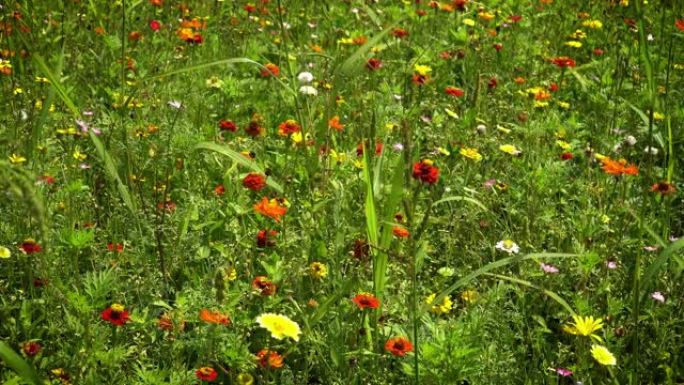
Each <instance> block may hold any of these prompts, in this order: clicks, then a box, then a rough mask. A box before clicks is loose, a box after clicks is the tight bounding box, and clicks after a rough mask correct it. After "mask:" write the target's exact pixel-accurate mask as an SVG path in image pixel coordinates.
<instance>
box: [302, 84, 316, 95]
mask: <svg viewBox="0 0 684 385" xmlns="http://www.w3.org/2000/svg"><path fill="white" fill-rule="evenodd" d="M299 92H300V93H302V94H304V95H311V96H316V95H318V90H317V89H315V88H313V87H311V86H301V87H299Z"/></svg>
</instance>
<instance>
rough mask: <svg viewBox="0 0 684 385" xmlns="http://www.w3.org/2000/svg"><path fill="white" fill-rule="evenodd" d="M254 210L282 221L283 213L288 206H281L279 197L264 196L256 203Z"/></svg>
mask: <svg viewBox="0 0 684 385" xmlns="http://www.w3.org/2000/svg"><path fill="white" fill-rule="evenodd" d="M254 210H256V212H258V213H259V214H261V215H263V216H266V217H269V218H273V220H275V221H276V222H280V220H281V219H282V217H283V215H285V213H286V212H287V207H285V206H281V205H280V203H279V202H278V199H270V200H269V199H268V198H266V197H263V198H262V199H261V201H259V203H257V204H255V205H254Z"/></svg>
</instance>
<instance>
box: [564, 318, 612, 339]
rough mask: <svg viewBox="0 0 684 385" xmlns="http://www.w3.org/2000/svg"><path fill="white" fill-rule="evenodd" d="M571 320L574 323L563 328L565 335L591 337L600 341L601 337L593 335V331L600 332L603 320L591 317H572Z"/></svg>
mask: <svg viewBox="0 0 684 385" xmlns="http://www.w3.org/2000/svg"><path fill="white" fill-rule="evenodd" d="M572 319H573V321H574V322H571V323H569V324H567V325H565V326H563V330H564V331H565V332H566V333H570V334H573V335H576V336H585V337H591V338H594V339H596V340H598V341H601V337H599V336H597V335H596V334H594V332H595V331H598V330H601V329H602V328H603V320H602V319H601V318H597V319H594V317H593V316H588V317H582V316H578V315H573V316H572Z"/></svg>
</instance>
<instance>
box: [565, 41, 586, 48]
mask: <svg viewBox="0 0 684 385" xmlns="http://www.w3.org/2000/svg"><path fill="white" fill-rule="evenodd" d="M564 45H567V46H568V47H572V48H580V47H582V42H579V41H576V40H570V41H567V42H565V43H564Z"/></svg>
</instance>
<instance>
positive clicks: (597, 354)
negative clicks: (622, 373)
mask: <svg viewBox="0 0 684 385" xmlns="http://www.w3.org/2000/svg"><path fill="white" fill-rule="evenodd" d="M591 356H592V357H594V359H595V360H596V362H598V363H599V364H601V365H604V366H605V365H611V366H613V365H616V364H617V360H616V359H615V356H614V355H613V353H611V352H610V350H608V349H606V348H605V347H604V346H601V345H592V346H591Z"/></svg>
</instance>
